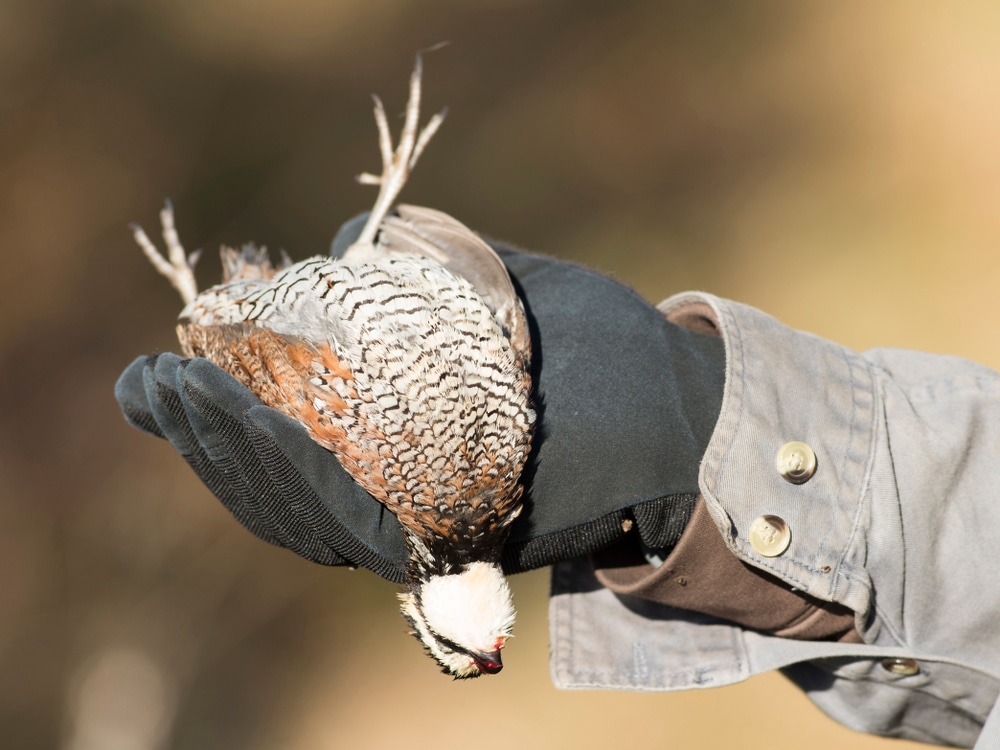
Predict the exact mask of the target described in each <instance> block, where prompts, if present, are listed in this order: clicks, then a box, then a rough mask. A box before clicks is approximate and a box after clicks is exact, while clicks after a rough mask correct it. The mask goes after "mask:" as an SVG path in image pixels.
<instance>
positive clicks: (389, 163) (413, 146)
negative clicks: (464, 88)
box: [344, 55, 447, 257]
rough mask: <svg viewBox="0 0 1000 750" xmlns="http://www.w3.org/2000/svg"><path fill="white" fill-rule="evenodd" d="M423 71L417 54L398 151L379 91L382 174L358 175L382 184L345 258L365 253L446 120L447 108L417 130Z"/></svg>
mask: <svg viewBox="0 0 1000 750" xmlns="http://www.w3.org/2000/svg"><path fill="white" fill-rule="evenodd" d="M422 73H423V61H422V60H421V57H420V55H417V62H416V64H415V65H414V67H413V73H412V74H411V75H410V98H409V100H408V101H407V103H406V119H405V120H404V122H403V131H402V133H401V134H400V137H399V146H397V148H396V150H395V152H394V151H393V149H392V134H391V133H390V132H389V122H388V119H387V118H386V116H385V107H384V106H383V105H382V100H381V99H379V97H378V96H377V95H375V94H373V95H372V99H374V100H375V124H376V125H377V126H378V136H379V138H378V144H379V150H380V151H381V152H382V174H381V175H375V174H371V173H370V172H365V173H363V174H360V175H358V177H357V180H358V182H360V183H361V184H362V185H378V186H379V191H378V197H377V198H376V199H375V205H374V206H373V207H372V210H371V213H370V214H369V216H368V221H367V222H366V223H365V226H364V229H362V230H361V234H360V235H358V239H357V240H355V242H354V244H353V245H352V246H351V247H350V248H349V249H348V251H347V253H346V254H345V256H344V257H348V255H349V254H350V253H351V250H353V249H354V248H356V247H357V248H358V251H359V252H361V253H363V252H364V251H365V248H370V247H371V245H372V243H373V242H374V240H375V235H376V234H377V233H378V228H379V225H380V224H381V223H382V219H384V218H385V215H386V214H387V213H389V209H390V208H392V204H393V202H394V201H395V200H396V197H397V196H398V195H399V193H400V191H401V190H402V189H403V186H404V185H405V184H406V181H407V179H409V177H410V170H412V169H413V168H414V167H415V166H416V164H417V160H418V159H419V158H420V155H421V154H422V153H423V151H424V148H425V147H426V146H427V144H428V143H429V142H430V140H431V138H433V137H434V134H435V133H436V132H437V129H438V128H439V127H441V123H442V122H444V117H445V114H446V113H447V109H443V110H441V111H440V112H438V113H437V114H436V115H434V116H433V117H431V119H430V120H429V121H428V122H427V124H426V125H425V126H424V127H423V129H422V130H420V131H419V133H418V132H417V127H418V125H419V121H420V78H421V75H422ZM356 254H357V253H356Z"/></svg>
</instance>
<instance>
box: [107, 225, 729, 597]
mask: <svg viewBox="0 0 1000 750" xmlns="http://www.w3.org/2000/svg"><path fill="white" fill-rule="evenodd" d="M363 220H364V217H358V218H357V219H355V220H353V221H351V222H349V223H348V224H346V225H345V226H344V227H343V228H342V230H341V231H340V233H338V236H337V239H336V240H334V246H333V254H334V255H339V254H340V253H341V252H343V250H345V249H346V248H347V247H348V246H349V245H350V243H351V241H352V240H353V238H354V236H356V235H357V233H358V231H360V227H361V225H362V224H363ZM490 244H491V245H492V246H493V248H494V249H495V250H496V251H497V252H498V253H499V255H500V257H501V258H502V259H503V261H504V263H505V264H506V265H507V268H508V270H509V271H510V273H511V276H512V278H513V279H514V284H515V287H516V289H517V291H518V293H519V294H520V295H521V298H522V299H523V300H524V303H525V308H526V311H527V317H528V323H529V327H530V329H531V338H532V381H533V383H534V385H535V396H534V405H535V408H536V410H537V411H538V416H539V419H538V423H537V427H536V433H535V437H534V441H533V450H532V454H531V457H530V459H529V461H528V465H527V466H526V467H525V471H524V474H523V482H524V484H525V487H526V493H525V506H526V507H525V511H524V512H523V513H522V514H521V516H520V518H518V520H517V521H515V523H514V525H513V528H512V531H511V536H510V539H509V541H508V543H507V545H506V547H505V548H504V555H503V566H504V569H505V571H506V572H508V573H514V572H521V571H525V570H530V569H533V568H537V567H542V566H545V565H549V564H551V563H553V562H556V561H558V560H565V559H570V558H573V557H578V556H581V555H586V554H589V553H591V552H595V551H597V550H599V549H603V548H605V547H608V546H610V545H611V544H614V543H615V542H618V541H620V540H622V539H623V538H625V537H626V536H628V535H633V536H635V535H637V536H638V539H639V540H641V542H642V543H643V544H645V545H646V546H648V547H651V548H656V549H664V548H669V547H671V546H672V545H673V544H674V543H675V542H676V540H677V539H678V538H679V537H680V534H681V533H682V531H683V529H684V527H685V525H686V524H687V521H688V519H689V517H690V514H691V511H692V509H693V507H694V501H695V499H696V497H697V494H698V467H699V464H700V462H701V458H702V455H703V454H704V451H705V448H706V446H707V445H708V441H709V438H710V437H711V433H712V430H713V428H714V426H715V422H716V419H717V417H718V415H719V410H720V407H721V401H722V388H723V380H724V372H725V368H724V352H723V345H722V341H721V340H720V339H719V338H717V337H714V336H706V335H703V334H699V333H694V332H691V331H688V330H686V329H682V328H680V327H678V326H676V325H674V324H672V323H669V322H667V321H666V320H665V319H664V318H663V316H662V315H661V314H660V313H659V312H658V311H657V310H656V309H655V308H653V307H652V306H651V305H650V304H649V303H647V302H646V301H645V300H643V299H642V298H641V297H639V295H637V294H636V293H635V292H633V291H632V290H631V289H629V288H627V287H625V286H622V285H621V284H618V283H617V282H615V281H612V280H610V279H608V278H606V277H604V276H601V275H599V274H597V273H594V272H593V271H589V270H587V269H584V268H581V267H579V266H576V265H573V264H570V263H565V262H560V261H557V260H552V259H549V258H543V257H540V256H535V255H530V254H526V253H520V252H516V251H514V250H511V249H510V248H507V247H505V246H503V245H500V244H498V243H492V242H491V243H490ZM115 396H116V397H117V399H118V401H119V403H120V405H121V408H122V411H123V412H124V414H125V417H126V419H128V421H129V422H130V423H131V424H133V425H135V426H136V427H138V428H140V429H142V430H145V431H146V432H149V433H152V434H154V435H157V436H159V437H166V438H167V439H168V440H170V442H171V443H172V444H173V445H174V447H175V449H176V450H177V451H178V452H179V453H180V454H181V455H182V456H183V457H184V458H185V459H186V460H187V461H188V463H189V464H190V465H191V467H192V468H193V469H194V470H195V472H196V473H197V474H198V476H199V477H200V478H201V479H202V481H203V482H204V483H205V484H206V486H208V488H209V489H210V490H211V491H212V492H213V493H214V494H215V495H216V496H217V497H218V498H219V499H220V500H221V501H222V502H223V504H224V505H225V506H226V507H227V508H228V509H229V510H230V511H231V512H232V513H233V515H234V516H236V518H237V520H239V521H240V523H242V524H243V525H244V526H246V527H247V528H248V529H250V531H252V532H253V533H254V534H256V535H257V536H258V537H260V538H262V539H264V540H266V541H269V542H271V543H274V544H279V545H282V546H285V547H288V548H289V549H291V550H292V551H294V552H296V553H297V554H299V555H301V556H303V557H305V558H307V559H310V560H313V561H315V562H319V563H323V564H327V565H343V564H350V565H359V566H363V567H365V568H368V569H369V570H372V571H373V572H375V573H377V574H379V575H380V576H382V577H383V578H386V579H388V580H391V581H394V582H397V583H400V582H402V581H403V566H404V562H405V560H406V549H405V546H404V543H403V536H402V531H401V529H400V526H399V523H398V522H397V521H396V519H395V517H394V516H393V515H392V514H391V513H390V512H389V511H387V510H385V509H384V508H383V506H382V505H381V504H380V503H378V502H377V501H376V500H374V499H373V498H372V497H371V496H369V495H368V494H367V493H365V492H364V491H363V490H362V489H361V488H360V487H359V486H358V485H357V484H356V483H355V482H354V481H353V480H352V479H351V478H350V477H349V476H348V475H347V474H346V472H344V470H343V469H342V468H341V466H340V463H339V462H338V461H337V460H336V458H335V457H334V456H333V455H332V454H331V453H329V452H328V451H326V450H325V449H323V448H320V447H319V446H318V445H317V444H316V443H314V442H313V441H312V439H311V438H309V436H308V435H307V433H306V431H305V429H304V428H303V427H301V426H300V425H299V424H298V423H297V422H295V421H294V420H292V419H290V418H288V417H285V416H284V415H282V414H280V413H278V412H276V411H274V410H273V409H269V408H267V407H265V406H263V405H262V404H261V403H260V401H259V400H258V399H257V398H256V397H255V396H254V395H253V394H251V393H250V392H249V391H248V390H247V389H246V388H244V387H243V386H242V385H241V384H240V383H238V382H237V381H236V379H235V378H232V377H231V376H229V375H228V374H227V373H225V372H224V371H222V370H221V369H219V368H218V367H216V366H214V365H212V364H211V363H209V362H207V361H206V360H201V359H195V360H182V359H180V358H179V357H177V356H176V355H173V354H161V355H156V356H153V357H140V358H139V359H137V360H136V361H134V362H133V363H132V364H131V365H130V366H129V367H128V368H127V369H126V370H125V372H124V373H123V374H122V376H121V378H120V379H119V380H118V383H117V385H116V386H115Z"/></svg>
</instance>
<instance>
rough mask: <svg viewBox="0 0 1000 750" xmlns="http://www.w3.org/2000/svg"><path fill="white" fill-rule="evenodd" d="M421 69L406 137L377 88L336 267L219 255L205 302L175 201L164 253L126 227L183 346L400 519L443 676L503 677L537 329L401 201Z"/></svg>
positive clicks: (494, 271) (496, 276)
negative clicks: (371, 162) (513, 534)
mask: <svg viewBox="0 0 1000 750" xmlns="http://www.w3.org/2000/svg"><path fill="white" fill-rule="evenodd" d="M420 96H421V61H420V58H419V57H418V58H417V62H416V66H415V67H414V70H413V73H412V75H411V77H410V96H409V101H408V104H407V107H406V114H405V120H404V125H403V129H402V135H401V137H400V141H399V145H398V147H396V148H395V149H394V148H393V143H392V136H391V134H390V130H389V126H388V121H387V118H386V114H385V109H384V107H383V105H382V102H381V100H380V99H379V98H378V97H377V96H373V99H374V102H375V120H376V124H377V127H378V134H379V146H380V151H381V155H382V172H381V174H380V175H373V174H363V175H361V176H359V177H358V180H359V182H362V183H364V184H375V185H378V186H379V193H378V197H377V199H376V201H375V205H374V207H373V209H372V211H371V213H370V215H369V217H368V220H367V223H366V224H365V226H364V228H363V230H362V232H361V234H360V235H359V237H358V239H357V240H356V241H355V242H354V243H353V245H351V247H350V248H349V249H348V250H347V252H346V253H344V255H343V256H342V257H340V258H338V259H332V258H328V257H315V258H311V259H309V260H305V261H302V262H300V263H295V264H292V263H291V262H290V261H289V260H288V258H287V257H284V258H283V259H282V261H281V262H280V263H277V264H276V265H273V264H272V263H271V261H270V260H269V258H268V255H267V252H266V250H264V249H258V248H256V247H254V246H252V245H248V246H245V247H243V248H242V249H241V250H239V251H237V250H234V249H230V248H225V247H224V248H223V249H222V250H221V254H222V261H223V281H222V284H220V285H218V286H214V287H212V288H210V289H208V290H206V291H203V292H201V293H200V294H199V293H198V291H197V285H196V282H195V278H194V264H195V261H196V260H197V255H196V254H191V255H189V254H187V253H186V252H185V250H184V248H183V246H182V245H181V242H180V240H179V238H178V236H177V232H176V230H175V225H174V216H173V210H172V207H171V205H170V204H169V202H168V203H167V205H166V207H165V208H164V209H163V211H162V212H161V214H160V219H161V223H162V230H163V238H164V242H165V244H166V248H167V253H166V255H162V254H161V253H160V252H159V251H158V250H157V249H156V247H155V246H154V245H153V243H152V242H151V241H150V240H149V238H148V237H147V235H146V234H145V233H144V232H143V231H142V229H141V228H139V227H135V226H134V227H133V232H134V235H135V238H136V241H137V242H138V244H139V246H140V247H141V248H142V250H143V251H144V253H145V254H146V255H147V257H148V258H149V260H150V261H151V262H152V263H153V265H154V266H155V267H156V268H157V270H159V271H160V272H161V273H162V274H163V275H165V276H166V277H167V278H168V279H169V280H170V281H171V283H172V284H173V285H174V286H175V287H176V288H177V290H178V291H179V292H180V294H181V297H182V298H183V300H184V303H185V307H184V309H183V310H182V312H181V313H180V317H179V323H178V326H177V334H178V338H179V340H180V343H181V348H182V350H183V351H184V354H185V356H188V357H205V358H207V359H209V360H211V361H212V362H214V363H215V364H217V365H218V366H220V367H222V368H223V369H224V370H226V371H228V372H229V373H230V374H231V375H233V376H234V377H235V378H237V379H238V380H239V381H241V382H242V383H243V384H244V385H246V386H247V387H248V388H249V389H250V390H251V391H253V393H254V394H256V396H257V397H258V398H259V399H260V400H261V401H262V402H263V403H264V404H265V405H266V406H269V407H272V408H274V409H277V410H278V411H280V412H283V413H284V414H287V415H289V416H291V417H292V418H294V419H296V420H298V421H299V422H300V423H301V424H302V425H304V426H305V428H306V430H307V431H308V433H309V435H310V436H311V437H312V439H313V440H315V441H316V442H317V443H319V444H320V445H322V446H323V447H324V448H326V449H328V450H330V451H331V452H332V453H333V454H334V455H335V456H336V458H337V459H338V460H339V461H340V463H341V464H342V465H343V467H344V469H345V470H346V471H347V472H348V473H349V474H350V475H351V477H352V478H353V479H354V480H355V481H356V482H358V483H359V484H360V485H361V486H362V487H363V488H364V489H365V490H366V491H367V492H369V493H370V494H371V495H372V496H373V497H375V498H376V499H377V500H378V501H379V502H381V503H382V504H383V505H384V506H385V507H386V508H387V509H388V510H390V511H391V512H392V513H393V514H394V515H395V516H396V518H397V519H398V520H399V522H400V524H401V526H402V528H403V532H404V537H405V540H406V544H407V549H408V553H409V557H408V560H407V563H406V578H407V582H406V588H405V590H404V591H403V593H401V594H400V602H401V610H402V613H403V617H404V618H405V619H406V620H407V621H408V622H409V623H410V625H411V627H412V632H413V634H414V635H415V636H416V637H417V638H418V639H419V640H420V641H421V642H422V643H423V645H424V647H425V648H426V650H427V652H428V653H429V655H430V656H432V657H433V658H434V659H435V660H436V661H437V663H438V664H439V665H440V667H441V668H442V670H443V671H444V672H445V673H449V674H451V675H453V676H454V677H456V678H467V677H478V676H479V675H481V674H483V673H487V674H493V673H496V672H499V671H500V669H501V668H502V661H501V656H500V651H501V650H502V649H503V647H504V644H505V642H506V640H507V638H508V637H509V636H510V634H511V629H512V627H513V622H514V607H513V604H512V601H511V594H510V589H509V587H508V584H507V581H506V579H505V578H504V576H503V573H502V571H501V567H500V564H499V561H500V556H501V551H502V547H503V544H504V542H505V540H506V538H507V535H508V532H509V530H510V525H511V522H512V521H513V520H514V519H515V518H516V517H517V516H518V514H519V513H520V512H521V509H522V487H521V485H520V475H521V471H522V468H523V467H524V464H525V461H526V459H527V456H528V452H529V450H530V447H531V436H532V429H533V426H534V423H535V413H534V411H533V409H532V405H531V395H530V394H531V379H530V375H529V373H528V366H529V363H530V357H531V351H530V348H531V347H530V339H529V336H528V327H527V323H526V320H525V313H524V309H523V307H522V305H521V302H520V300H519V299H518V296H517V294H516V293H515V291H514V288H513V285H512V284H511V281H510V277H509V276H508V274H507V271H506V269H505V267H504V266H503V264H502V262H501V261H500V259H499V258H498V257H497V255H496V254H495V253H494V252H493V251H492V249H491V248H490V247H489V246H488V245H487V244H486V243H485V242H484V241H483V240H482V239H481V238H480V237H479V236H478V235H476V234H474V233H473V232H472V231H471V230H469V229H468V228H466V227H465V226H464V225H462V224H461V223H459V222H458V221H456V220H455V219H453V218H451V217H450V216H448V215H446V214H444V213H441V212H439V211H435V210H432V209H428V208H420V207H416V206H407V205H398V206H396V208H395V210H394V211H390V209H391V208H392V207H393V204H394V202H395V200H396V197H397V196H398V194H399V192H400V190H401V189H402V187H403V185H404V184H405V182H406V181H407V179H408V177H409V174H410V171H411V170H412V168H413V167H414V166H415V164H416V162H417V160H418V159H419V157H420V155H421V153H422V152H423V150H424V148H425V146H426V145H427V143H428V142H429V141H430V139H431V137H432V136H433V135H434V133H435V132H436V131H437V129H438V127H439V126H440V125H441V123H442V121H443V117H444V112H441V113H439V114H437V115H435V116H434V117H432V118H431V119H430V120H429V121H428V123H427V124H426V125H425V126H424V127H423V128H419V119H420Z"/></svg>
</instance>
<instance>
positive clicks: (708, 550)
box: [593, 497, 861, 643]
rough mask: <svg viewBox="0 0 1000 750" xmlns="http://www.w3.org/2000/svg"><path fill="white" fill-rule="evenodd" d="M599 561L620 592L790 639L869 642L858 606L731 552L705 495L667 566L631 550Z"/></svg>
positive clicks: (600, 571)
mask: <svg viewBox="0 0 1000 750" xmlns="http://www.w3.org/2000/svg"><path fill="white" fill-rule="evenodd" d="M593 563H594V568H595V571H596V574H597V579H598V580H599V581H600V582H601V583H602V584H603V585H604V586H606V587H607V588H609V589H611V590H612V591H614V592H615V593H616V594H624V595H628V596H635V597H638V598H640V599H647V600H649V601H653V602H657V603H660V604H665V605H668V606H671V607H677V608H679V609H687V610H692V611H695V612H701V613H703V614H707V615H711V616H713V617H718V618H721V619H723V620H729V621H730V622H733V623H736V624H738V625H741V626H743V627H745V628H750V629H753V630H759V631H761V632H764V633H768V634H771V635H776V636H781V637H783V638H796V639H799V640H808V641H820V640H829V641H841V642H850V643H860V642H861V637H860V636H859V635H858V633H857V631H856V630H855V627H854V613H853V612H852V611H850V610H849V609H847V608H846V607H843V606H841V605H839V604H831V603H830V602H824V601H821V600H819V599H816V598H814V597H811V596H809V595H807V594H803V593H802V592H800V591H794V590H792V589H791V588H790V587H789V586H788V585H787V584H786V583H784V582H782V581H780V580H778V579H777V578H774V577H773V576H770V575H768V574H767V573H764V572H762V571H760V570H757V569H756V568H754V567H752V566H750V565H747V564H746V563H744V562H742V561H741V560H740V559H739V558H737V557H736V556H735V555H734V554H733V553H732V552H730V551H729V548H728V547H726V544H725V542H724V541H723V539H722V535H721V534H719V530H718V528H717V527H716V525H715V522H714V521H712V518H711V516H709V514H708V509H707V508H706V507H705V501H704V499H703V498H700V497H699V498H698V502H697V504H696V505H695V509H694V514H693V515H692V517H691V521H690V522H689V523H688V526H687V528H686V529H685V531H684V534H683V536H682V537H681V540H680V542H678V544H677V546H676V547H675V548H674V549H673V551H672V552H671V553H670V555H669V557H667V559H666V560H665V561H664V562H663V565H661V566H660V567H659V568H654V567H652V566H651V565H649V564H648V563H647V562H646V561H645V560H644V559H643V558H642V557H641V556H639V555H638V554H637V553H635V552H634V551H632V552H626V551H624V549H623V548H617V549H615V550H610V551H608V552H605V553H601V554H599V555H595V556H594V558H593Z"/></svg>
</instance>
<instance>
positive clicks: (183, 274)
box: [132, 200, 201, 305]
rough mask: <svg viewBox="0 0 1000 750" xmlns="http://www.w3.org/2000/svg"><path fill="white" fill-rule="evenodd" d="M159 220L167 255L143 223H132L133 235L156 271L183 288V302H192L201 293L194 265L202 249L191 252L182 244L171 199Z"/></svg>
mask: <svg viewBox="0 0 1000 750" xmlns="http://www.w3.org/2000/svg"><path fill="white" fill-rule="evenodd" d="M160 224H161V225H162V227H163V243H164V244H165V245H166V246H167V257H163V255H161V254H160V251H159V250H157V249H156V245H154V244H153V243H152V241H151V240H150V239H149V237H148V236H147V235H146V233H145V232H144V231H143V229H142V227H140V226H139V225H138V224H133V225H132V236H133V237H135V241H136V242H137V243H138V244H139V247H141V248H142V252H143V253H144V254H145V256H146V257H147V258H149V262H150V263H152V264H153V266H154V267H155V268H156V270H157V271H159V272H160V273H161V274H163V275H164V276H166V277H167V278H168V279H169V280H170V283H171V284H173V286H174V289H176V290H177V291H178V292H180V295H181V299H182V300H184V304H185V305H187V304H188V303H190V302H192V301H193V300H194V298H195V297H197V296H198V282H197V281H195V278H194V265H195V263H197V262H198V258H199V257H200V256H201V250H195V251H194V252H193V253H191V254H190V255H188V253H187V252H185V250H184V246H183V245H181V240H180V237H178V236H177V229H176V227H175V226H174V206H173V204H172V203H171V202H170V201H169V200H168V201H167V203H166V205H165V206H164V207H163V210H162V211H160Z"/></svg>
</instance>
